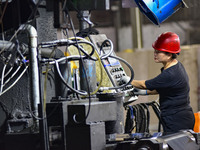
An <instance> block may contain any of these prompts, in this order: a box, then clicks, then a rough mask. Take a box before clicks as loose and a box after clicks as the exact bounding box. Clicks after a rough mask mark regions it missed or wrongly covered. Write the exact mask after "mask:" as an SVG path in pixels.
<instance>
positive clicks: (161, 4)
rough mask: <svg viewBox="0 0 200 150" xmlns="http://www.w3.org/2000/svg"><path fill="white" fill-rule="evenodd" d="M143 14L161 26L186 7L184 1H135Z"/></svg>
mask: <svg viewBox="0 0 200 150" xmlns="http://www.w3.org/2000/svg"><path fill="white" fill-rule="evenodd" d="M135 2H136V4H137V6H138V7H139V9H140V10H141V12H142V13H143V14H144V15H146V16H147V17H148V18H149V19H150V20H151V21H152V22H153V23H154V24H156V25H160V24H161V23H162V22H163V21H165V20H166V19H167V18H168V17H170V16H171V15H172V14H173V13H175V12H176V11H177V10H179V8H181V7H185V3H184V2H183V0H135Z"/></svg>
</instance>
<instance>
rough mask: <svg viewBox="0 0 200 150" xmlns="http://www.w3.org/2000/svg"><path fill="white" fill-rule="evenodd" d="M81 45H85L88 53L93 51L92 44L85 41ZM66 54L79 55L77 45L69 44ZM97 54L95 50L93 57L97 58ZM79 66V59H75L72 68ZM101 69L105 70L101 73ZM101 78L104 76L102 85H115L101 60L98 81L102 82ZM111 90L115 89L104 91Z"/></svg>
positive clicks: (108, 91)
mask: <svg viewBox="0 0 200 150" xmlns="http://www.w3.org/2000/svg"><path fill="white" fill-rule="evenodd" d="M85 39H87V40H88V41H89V39H88V38H85ZM80 45H81V46H82V47H83V49H84V50H85V51H86V52H88V54H89V53H90V52H91V51H92V48H91V46H90V45H88V44H84V43H83V44H82V43H81V44H80ZM66 55H67V56H69V55H70V56H72V55H79V52H78V49H77V48H76V47H75V46H73V45H72V46H69V47H68V51H67V53H66ZM97 55H98V53H97V52H95V53H94V54H93V55H92V57H96V58H97ZM100 65H101V66H100ZM78 67H79V62H78V61H74V62H73V63H72V66H71V68H72V70H73V69H76V68H78ZM101 68H103V69H101ZM101 71H103V72H102V73H101ZM101 75H103V76H101ZM101 78H102V82H101V87H113V84H112V82H111V81H110V79H109V77H108V75H107V73H106V71H105V69H104V67H103V65H102V63H99V61H96V80H97V82H99V83H100V80H101ZM111 92H112V93H113V91H111V90H105V91H104V93H111Z"/></svg>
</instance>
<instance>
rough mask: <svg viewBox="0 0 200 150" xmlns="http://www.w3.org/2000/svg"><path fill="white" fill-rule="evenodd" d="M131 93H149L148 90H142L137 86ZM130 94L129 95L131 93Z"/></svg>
mask: <svg viewBox="0 0 200 150" xmlns="http://www.w3.org/2000/svg"><path fill="white" fill-rule="evenodd" d="M130 94H133V95H147V90H141V89H137V88H134V89H133V90H132V91H131V93H130ZM130 94H129V95H130Z"/></svg>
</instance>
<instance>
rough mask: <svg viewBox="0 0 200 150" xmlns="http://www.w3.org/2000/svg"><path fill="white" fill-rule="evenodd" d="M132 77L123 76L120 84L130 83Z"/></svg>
mask: <svg viewBox="0 0 200 150" xmlns="http://www.w3.org/2000/svg"><path fill="white" fill-rule="evenodd" d="M130 79H131V78H130V77H129V76H122V77H121V79H120V80H119V81H118V82H119V86H120V85H123V84H126V83H128V82H129V81H130Z"/></svg>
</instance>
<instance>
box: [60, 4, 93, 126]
mask: <svg viewBox="0 0 200 150" xmlns="http://www.w3.org/2000/svg"><path fill="white" fill-rule="evenodd" d="M63 11H64V12H65V13H66V14H67V15H68V16H69V20H70V25H71V27H72V32H73V34H74V37H75V41H76V43H77V45H78V41H77V38H76V34H75V28H74V25H73V23H72V19H71V16H70V14H69V13H68V9H67V7H65V8H64V10H63ZM78 51H79V55H80V56H81V53H80V49H79V47H78ZM81 61H82V64H83V59H82V57H81ZM83 71H84V72H85V69H84V65H83ZM85 75H86V73H85ZM86 83H87V89H88V98H89V107H88V112H87V114H86V116H85V118H84V120H81V121H77V120H76V115H77V114H75V116H74V119H75V120H74V121H75V122H77V123H81V122H84V121H85V120H86V119H87V118H88V116H89V113H90V108H91V95H90V90H89V82H88V79H87V76H86Z"/></svg>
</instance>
